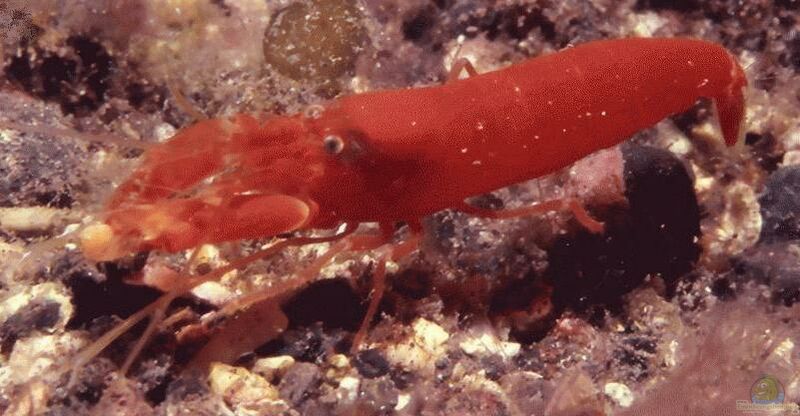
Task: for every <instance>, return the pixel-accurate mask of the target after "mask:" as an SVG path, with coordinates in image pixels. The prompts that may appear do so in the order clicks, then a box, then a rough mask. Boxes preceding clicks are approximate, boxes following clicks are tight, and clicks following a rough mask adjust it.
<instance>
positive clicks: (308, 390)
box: [278, 363, 322, 407]
mask: <svg viewBox="0 0 800 416" xmlns="http://www.w3.org/2000/svg"><path fill="white" fill-rule="evenodd" d="M321 383H322V372H321V371H320V370H319V367H317V366H316V365H314V364H309V363H296V364H295V365H293V366H292V367H290V368H289V370H288V371H287V372H286V374H284V376H283V378H281V382H280V384H279V385H278V391H279V392H280V395H281V398H282V399H284V400H286V401H287V402H289V403H290V404H291V405H292V406H295V407H297V406H299V405H301V404H302V403H303V402H304V401H306V400H307V399H308V398H309V397H312V396H316V395H317V391H316V390H317V387H319V385H320V384H321Z"/></svg>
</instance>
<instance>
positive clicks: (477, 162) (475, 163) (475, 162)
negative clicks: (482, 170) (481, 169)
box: [472, 160, 483, 166]
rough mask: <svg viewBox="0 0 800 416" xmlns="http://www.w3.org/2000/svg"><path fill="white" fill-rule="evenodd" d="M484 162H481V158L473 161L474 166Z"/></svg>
mask: <svg viewBox="0 0 800 416" xmlns="http://www.w3.org/2000/svg"><path fill="white" fill-rule="evenodd" d="M482 164H483V162H481V161H480V160H473V161H472V166H480V165H482Z"/></svg>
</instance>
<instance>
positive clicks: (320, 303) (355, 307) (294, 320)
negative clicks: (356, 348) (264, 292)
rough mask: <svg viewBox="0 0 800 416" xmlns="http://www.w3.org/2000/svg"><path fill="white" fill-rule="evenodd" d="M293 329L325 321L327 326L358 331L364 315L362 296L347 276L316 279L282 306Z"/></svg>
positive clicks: (323, 324)
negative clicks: (354, 288) (356, 291)
mask: <svg viewBox="0 0 800 416" xmlns="http://www.w3.org/2000/svg"><path fill="white" fill-rule="evenodd" d="M283 310H284V312H285V313H286V316H287V317H288V318H289V326H290V327H292V328H296V327H302V326H309V325H313V324H316V323H317V322H320V323H322V326H323V327H324V328H325V329H333V328H341V329H347V330H350V331H355V330H357V329H358V327H359V325H360V324H361V319H362V317H363V316H364V312H365V310H364V307H363V304H362V302H361V298H360V297H359V296H358V295H357V294H356V293H355V291H354V290H353V288H352V286H351V285H350V283H349V281H348V280H346V279H325V280H320V281H318V282H315V283H313V284H311V285H309V286H308V287H307V288H305V289H303V290H302V291H301V292H300V293H298V294H297V295H295V296H294V297H293V298H292V299H291V300H290V301H289V302H287V303H286V305H285V306H284V307H283Z"/></svg>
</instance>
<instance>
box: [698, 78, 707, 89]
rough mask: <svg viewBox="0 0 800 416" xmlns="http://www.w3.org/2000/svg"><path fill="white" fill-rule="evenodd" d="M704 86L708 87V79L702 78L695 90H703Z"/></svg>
mask: <svg viewBox="0 0 800 416" xmlns="http://www.w3.org/2000/svg"><path fill="white" fill-rule="evenodd" d="M706 85H708V78H703V80H702V81H700V84H698V85H697V88H703V87H705V86H706Z"/></svg>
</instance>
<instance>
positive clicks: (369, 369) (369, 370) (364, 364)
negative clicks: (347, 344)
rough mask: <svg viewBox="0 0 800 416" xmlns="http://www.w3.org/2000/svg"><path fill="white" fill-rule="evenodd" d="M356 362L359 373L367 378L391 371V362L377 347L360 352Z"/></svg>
mask: <svg viewBox="0 0 800 416" xmlns="http://www.w3.org/2000/svg"><path fill="white" fill-rule="evenodd" d="M354 364H355V367H356V369H357V370H358V373H359V374H361V375H362V376H364V377H366V378H376V377H381V376H383V375H386V374H388V373H389V362H388V361H386V358H385V357H384V356H383V354H382V353H381V351H380V350H378V349H375V348H371V349H368V350H364V351H361V352H359V353H358V355H357V356H356V359H355V363H354Z"/></svg>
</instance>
